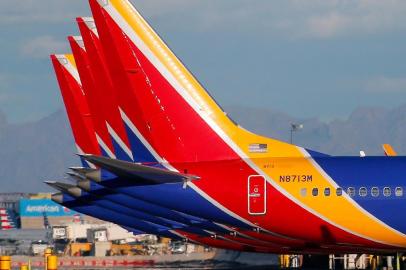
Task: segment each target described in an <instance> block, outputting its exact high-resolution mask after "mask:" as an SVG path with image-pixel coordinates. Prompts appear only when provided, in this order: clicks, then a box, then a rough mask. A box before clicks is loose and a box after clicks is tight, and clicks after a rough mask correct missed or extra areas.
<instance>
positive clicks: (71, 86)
mask: <svg viewBox="0 0 406 270" xmlns="http://www.w3.org/2000/svg"><path fill="white" fill-rule="evenodd" d="M51 60H52V64H53V66H54V70H55V74H56V78H57V80H58V83H59V88H60V90H61V94H62V97H63V101H64V103H65V108H66V112H67V114H68V118H69V122H70V125H71V128H72V132H73V136H74V139H75V142H76V146H77V149H78V152H79V153H88V154H95V155H100V151H99V147H98V146H97V143H96V137H95V135H94V127H93V123H92V118H91V115H90V112H89V108H88V105H87V102H86V98H85V94H84V92H83V90H82V87H81V83H80V79H79V75H78V72H77V70H76V67H75V63H74V60H73V57H72V55H51Z"/></svg>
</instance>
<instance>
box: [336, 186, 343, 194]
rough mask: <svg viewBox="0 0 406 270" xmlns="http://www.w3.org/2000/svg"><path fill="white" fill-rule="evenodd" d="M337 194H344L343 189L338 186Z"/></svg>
mask: <svg viewBox="0 0 406 270" xmlns="http://www.w3.org/2000/svg"><path fill="white" fill-rule="evenodd" d="M336 195H337V196H342V195H343V189H342V188H340V187H339V188H337V190H336Z"/></svg>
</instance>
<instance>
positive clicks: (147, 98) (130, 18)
mask: <svg viewBox="0 0 406 270" xmlns="http://www.w3.org/2000/svg"><path fill="white" fill-rule="evenodd" d="M89 2H90V7H91V10H92V14H93V18H94V22H93V20H92V19H91V18H79V19H78V22H79V25H80V30H81V34H82V36H83V38H71V39H70V41H71V45H72V49H73V52H74V54H75V59H76V60H77V61H76V62H77V63H78V67H77V70H78V71H79V72H77V71H75V68H76V65H74V64H73V62H74V61H73V60H71V57H70V56H69V57H65V58H64V57H61V56H53V57H52V60H53V63H54V67H55V71H56V74H57V78H58V81H59V84H60V88H61V91H62V94H63V97H64V101H65V106H66V109H67V112H68V116H69V120H70V122H71V126H72V130H73V132H74V137H75V141H76V142H77V144H78V145H79V148H78V149H80V150H79V152H80V153H81V154H80V157H81V159H82V160H84V162H83V164H84V167H83V168H73V170H74V171H75V173H77V174H75V175H76V176H77V179H79V181H78V185H77V186H66V184H65V185H62V184H60V183H49V184H50V185H52V186H54V187H55V188H57V189H58V190H59V191H61V192H62V193H61V194H57V195H55V196H54V200H55V201H57V202H59V203H61V204H63V205H66V206H69V207H72V208H73V209H75V210H77V211H79V212H83V213H85V214H88V215H93V216H96V217H99V218H102V219H106V220H110V221H113V222H115V223H118V224H121V225H123V226H125V227H127V228H130V229H131V230H133V231H134V232H148V233H155V234H158V235H163V236H167V237H173V238H184V239H187V240H189V241H195V242H199V243H204V244H207V245H213V246H218V247H224V248H230V249H236V250H251V251H256V252H273V253H280V252H283V253H287V252H292V253H297V252H306V253H332V252H386V253H390V252H403V251H404V250H405V249H406V235H405V233H406V220H405V218H404V216H403V215H402V214H399V213H404V212H405V211H406V198H405V194H404V189H405V188H406V187H405V184H404V179H403V178H404V173H405V171H406V166H405V165H406V158H405V157H402V156H396V154H394V151H393V152H392V151H390V149H389V148H388V147H386V148H385V151H386V153H387V156H382V157H372V156H365V157H335V156H330V155H327V154H323V153H319V152H316V151H312V150H310V149H306V148H303V147H300V146H296V145H293V144H288V143H285V142H282V141H278V140H275V139H272V138H267V137H264V136H260V135H256V134H253V133H251V132H249V131H247V130H245V129H244V128H242V127H241V126H239V125H237V124H235V123H234V122H233V121H232V120H231V119H229V118H228V116H227V114H226V113H225V112H224V111H223V110H222V109H221V107H220V106H218V105H217V103H216V102H215V101H214V99H213V98H212V97H211V96H210V95H209V93H208V92H207V91H206V90H205V89H204V88H203V86H202V85H201V84H200V83H199V81H198V80H197V79H196V78H195V77H194V76H193V75H192V74H191V73H190V72H189V70H188V69H187V68H186V67H185V66H184V65H183V64H182V62H181V61H180V60H179V59H178V58H177V57H176V56H175V54H174V53H173V52H172V51H171V50H170V49H169V48H168V46H167V45H166V44H165V43H164V42H163V41H162V39H161V38H160V37H159V36H158V35H157V34H156V33H155V31H154V30H153V29H152V28H151V27H150V26H149V24H148V23H147V22H146V21H145V19H144V18H143V17H142V16H141V15H140V14H139V13H138V11H137V10H136V9H135V8H134V7H133V6H132V4H131V3H130V2H129V1H127V0H108V1H106V0H89ZM82 42H83V44H82ZM78 60H79V61H78ZM79 63H81V64H79ZM100 67H102V68H100ZM80 79H82V80H80ZM81 81H83V85H82V82H81ZM101 82H103V83H101ZM66 89H70V90H74V89H76V90H75V91H76V92H75V93H76V94H72V93H70V94H67V92H68V91H67V90H66ZM88 92H89V93H90V94H89V95H87V93H88ZM78 93H79V94H80V93H82V96H80V95H79V94H78ZM75 95H78V96H79V97H81V98H82V99H83V96H88V98H90V102H89V101H88V104H89V106H88V107H89V108H88V109H90V111H91V112H90V113H89V115H90V116H91V117H89V118H91V119H92V121H91V122H89V121H85V119H83V117H82V118H81V119H80V116H83V115H87V113H86V112H82V110H81V109H80V108H81V106H82V105H78V104H82V103H81V102H76V101H72V100H75V98H74V97H75ZM106 96H107V97H111V98H109V99H106ZM75 106H76V110H75V109H72V108H75ZM105 108H106V110H104V109H105ZM81 112H82V113H81ZM72 120H73V122H72ZM120 120H121V121H120ZM76 122H77V123H81V124H82V125H79V124H76ZM113 123H114V124H113ZM113 126H114V128H112V127H113ZM83 127H84V128H83ZM343 143H345V142H343ZM104 146H107V148H105V147H104ZM88 164H92V168H89V166H88ZM107 191H111V192H112V193H111V194H110V193H109V192H107ZM112 195H114V196H112ZM132 200H138V201H140V202H143V203H145V208H143V209H140V208H137V207H136V206H135V204H134V207H131V202H133V201H132ZM148 207H151V209H148ZM104 211H105V212H104ZM165 211H167V213H166V214H164V212H165Z"/></svg>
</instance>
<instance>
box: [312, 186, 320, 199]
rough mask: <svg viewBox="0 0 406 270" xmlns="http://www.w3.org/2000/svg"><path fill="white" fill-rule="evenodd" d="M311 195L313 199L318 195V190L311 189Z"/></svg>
mask: <svg viewBox="0 0 406 270" xmlns="http://www.w3.org/2000/svg"><path fill="white" fill-rule="evenodd" d="M312 195H313V196H314V197H316V196H318V195H319V189H318V188H313V190H312Z"/></svg>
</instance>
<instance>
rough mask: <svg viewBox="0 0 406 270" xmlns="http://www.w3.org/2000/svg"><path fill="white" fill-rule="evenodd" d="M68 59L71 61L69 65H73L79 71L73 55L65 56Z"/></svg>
mask: <svg viewBox="0 0 406 270" xmlns="http://www.w3.org/2000/svg"><path fill="white" fill-rule="evenodd" d="M65 57H66V59H67V60H68V61H69V63H71V65H72V66H73V67H74V68H75V69H77V67H76V62H75V58H74V57H73V54H65Z"/></svg>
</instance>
